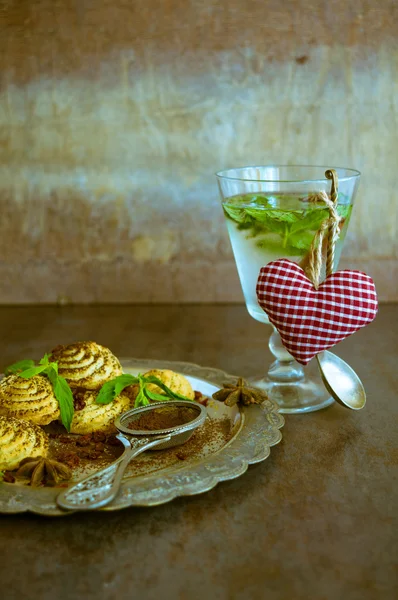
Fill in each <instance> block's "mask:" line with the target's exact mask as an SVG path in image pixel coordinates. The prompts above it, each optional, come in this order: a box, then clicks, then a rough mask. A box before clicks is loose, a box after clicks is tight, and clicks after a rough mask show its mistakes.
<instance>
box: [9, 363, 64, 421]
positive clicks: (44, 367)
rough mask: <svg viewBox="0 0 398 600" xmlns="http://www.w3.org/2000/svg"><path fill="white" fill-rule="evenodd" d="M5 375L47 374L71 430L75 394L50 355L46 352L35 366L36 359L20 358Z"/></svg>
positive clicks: (28, 376)
mask: <svg viewBox="0 0 398 600" xmlns="http://www.w3.org/2000/svg"><path fill="white" fill-rule="evenodd" d="M4 373H5V375H18V376H19V377H23V378H24V379H30V378H31V377H35V375H45V376H46V377H48V379H49V380H50V383H51V386H52V388H53V392H54V396H55V397H56V399H57V401H58V405H59V411H60V414H61V421H62V424H63V426H64V427H65V429H66V430H67V431H68V432H69V431H70V426H71V423H72V419H73V413H74V406H73V394H72V390H71V389H70V387H69V385H68V382H67V381H66V379H65V378H64V377H61V375H59V374H58V363H57V362H52V361H50V355H49V354H45V355H44V356H43V358H42V359H40V360H39V364H38V365H37V366H35V361H34V360H20V361H19V362H16V363H14V364H12V365H10V366H9V367H7V368H6V369H5V371H4Z"/></svg>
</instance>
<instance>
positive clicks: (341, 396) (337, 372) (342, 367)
mask: <svg viewBox="0 0 398 600" xmlns="http://www.w3.org/2000/svg"><path fill="white" fill-rule="evenodd" d="M316 359H317V361H318V366H319V370H320V372H321V377H322V381H323V383H324V384H325V387H326V389H327V390H328V392H329V393H330V394H331V395H332V396H333V398H334V399H335V400H336V402H338V403H339V404H341V406H344V407H345V408H350V409H351V410H360V409H361V408H363V407H364V406H365V404H366V393H365V389H364V387H363V385H362V382H361V380H360V379H359V377H358V375H357V374H356V373H355V371H354V370H353V369H351V367H350V366H349V365H348V364H347V363H346V362H344V360H342V359H341V358H340V357H338V356H336V355H335V354H333V353H332V352H328V351H327V350H325V351H324V352H321V353H320V354H317V355H316Z"/></svg>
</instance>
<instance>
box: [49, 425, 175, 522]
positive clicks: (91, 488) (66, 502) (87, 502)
mask: <svg viewBox="0 0 398 600" xmlns="http://www.w3.org/2000/svg"><path fill="white" fill-rule="evenodd" d="M117 438H118V439H119V440H120V441H121V442H122V444H123V445H124V447H125V450H124V452H123V454H122V455H121V456H120V457H119V458H118V459H117V460H115V462H113V463H112V464H110V465H108V466H107V467H105V468H103V469H101V470H100V471H97V472H96V473H94V474H93V475H89V477H85V478H84V479H81V480H80V481H79V482H78V483H76V484H75V485H73V486H72V487H70V488H67V489H66V490H64V491H63V492H61V493H60V494H59V495H58V496H57V504H58V506H60V507H61V508H63V509H66V510H92V509H95V508H100V507H101V506H105V505H106V504H109V502H111V501H112V500H114V498H116V496H117V494H118V491H119V487H120V483H121V481H122V477H123V475H124V471H125V470H126V467H127V465H128V464H129V462H130V461H131V460H132V459H133V458H134V457H135V456H138V454H141V452H144V451H145V450H148V449H149V448H153V447H154V446H157V445H159V444H161V443H164V442H168V441H169V440H170V439H171V437H170V436H169V435H166V436H162V437H157V438H155V439H154V438H153V437H151V438H148V437H143V438H132V439H131V440H129V439H127V438H126V437H125V436H124V435H121V434H119V435H118V436H117Z"/></svg>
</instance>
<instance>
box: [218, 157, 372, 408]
mask: <svg viewBox="0 0 398 600" xmlns="http://www.w3.org/2000/svg"><path fill="white" fill-rule="evenodd" d="M328 168H329V167H321V166H283V165H271V166H248V167H240V168H236V169H228V170H225V171H220V172H218V173H217V174H216V176H217V180H218V186H219V190H220V194H221V200H222V207H223V210H224V215H225V218H226V224H227V228H228V233H229V237H230V240H231V245H232V250H233V253H234V256H235V261H236V266H237V269H238V274H239V278H240V282H241V286H242V290H243V295H244V298H245V302H246V307H247V310H248V312H249V314H250V315H251V316H252V317H253V318H254V319H256V320H257V321H260V322H261V323H268V324H269V320H268V317H267V314H266V313H265V312H264V311H263V309H262V308H261V307H260V306H259V304H258V302H257V296H256V284H257V278H258V275H259V272H260V269H261V267H263V266H264V265H266V264H267V263H269V262H271V261H273V260H277V259H279V258H288V259H289V260H292V261H294V262H296V263H298V264H300V265H301V266H302V267H303V269H305V268H306V266H307V262H308V252H309V249H310V246H311V243H312V240H313V238H314V236H315V233H316V232H317V230H318V229H319V227H320V224H321V223H322V221H323V220H324V219H326V218H328V209H327V208H326V207H325V204H323V203H321V202H315V203H314V202H311V197H312V198H313V197H314V194H316V193H319V192H321V191H323V192H326V193H327V194H328V195H330V180H328V179H327V178H326V176H325V171H326V170H327V169H328ZM335 171H336V173H337V176H338V185H339V188H338V189H339V194H338V205H337V212H338V213H339V216H340V218H341V220H340V235H339V239H338V241H337V243H336V247H335V255H334V270H335V269H336V267H337V265H338V262H339V259H340V255H341V251H342V248H343V243H344V238H345V235H346V232H347V227H348V223H349V220H350V217H351V211H352V204H353V200H354V197H355V194H356V191H357V187H358V184H359V178H360V173H359V171H356V170H354V169H345V168H335ZM269 348H270V350H271V352H272V354H273V355H274V357H275V360H274V362H273V363H272V364H271V366H270V367H269V370H268V373H267V374H266V375H265V376H260V377H256V378H252V379H251V383H252V384H253V385H256V386H258V387H260V388H262V389H265V390H266V391H267V393H268V395H269V396H270V397H271V398H272V399H274V400H275V401H276V402H277V403H278V404H279V406H280V410H281V412H284V413H300V412H310V411H314V410H319V409H321V408H324V407H325V406H328V405H329V404H331V403H332V402H333V398H331V397H330V395H329V393H328V392H327V390H326V389H325V387H324V385H323V383H322V380H321V377H320V374H319V372H318V368H317V365H316V361H315V360H312V361H311V362H310V363H309V364H308V365H307V366H306V367H303V366H302V365H300V364H299V363H298V362H296V361H295V360H294V359H293V357H292V356H291V355H290V354H289V353H288V352H287V350H286V349H285V348H284V346H283V345H282V342H281V339H280V337H279V334H278V333H277V331H276V330H275V329H274V331H273V333H272V334H271V337H270V340H269Z"/></svg>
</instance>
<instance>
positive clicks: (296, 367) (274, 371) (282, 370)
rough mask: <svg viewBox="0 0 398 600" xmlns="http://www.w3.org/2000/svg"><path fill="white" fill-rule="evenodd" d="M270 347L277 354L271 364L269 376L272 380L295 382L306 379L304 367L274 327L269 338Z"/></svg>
mask: <svg viewBox="0 0 398 600" xmlns="http://www.w3.org/2000/svg"><path fill="white" fill-rule="evenodd" d="M269 349H270V350H271V352H272V354H273V355H274V356H275V359H276V360H275V361H274V362H273V363H272V364H271V366H270V368H269V371H268V377H269V379H270V380H271V381H275V382H280V383H295V382H296V381H302V380H303V379H304V368H303V366H302V365H300V364H299V363H298V362H297V361H296V360H294V358H293V357H292V355H291V354H289V352H288V351H287V350H286V348H285V347H284V345H283V344H282V340H281V338H280V335H279V333H278V332H277V330H276V329H275V328H273V332H272V335H271V337H270V339H269Z"/></svg>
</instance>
